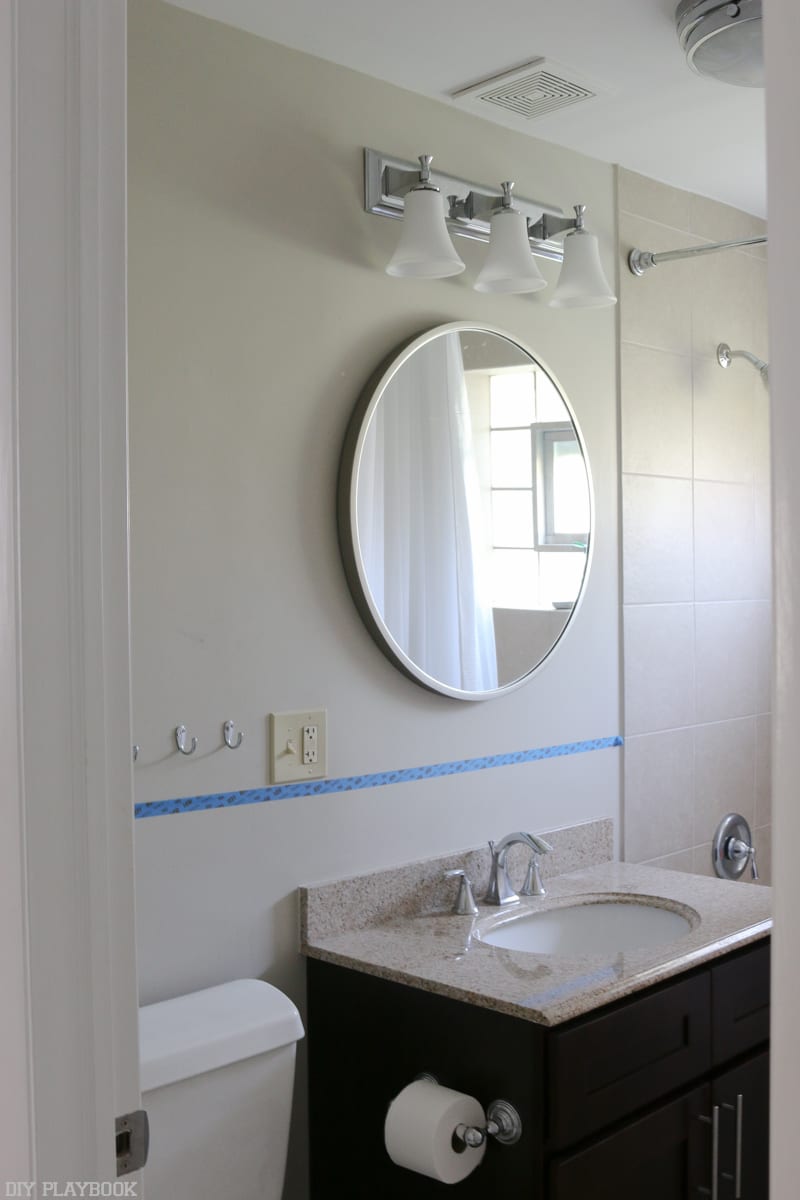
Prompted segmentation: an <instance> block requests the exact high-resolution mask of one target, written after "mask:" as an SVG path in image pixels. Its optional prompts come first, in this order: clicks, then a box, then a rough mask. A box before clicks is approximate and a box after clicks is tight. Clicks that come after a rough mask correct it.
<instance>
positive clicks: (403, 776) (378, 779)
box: [134, 735, 622, 819]
mask: <svg viewBox="0 0 800 1200" xmlns="http://www.w3.org/2000/svg"><path fill="white" fill-rule="evenodd" d="M621 745H622V738H621V737H620V736H619V735H616V736H615V737H606V738H593V739H592V740H591V741H588V742H565V743H564V744H562V745H560V746H540V747H538V748H537V749H535V750H513V751H512V752H511V753H510V754H489V755H487V756H486V757H485V758H462V759H458V760H456V761H455V762H446V763H432V764H430V765H429V766H426V767H404V768H402V769H401V770H398V771H379V772H377V773H375V774H372V775H345V776H342V777H340V778H339V779H312V780H309V782H308V783H282V784H278V785H276V786H275V787H267V788H251V789H250V790H248V791H245V792H217V793H215V794H213V795H210V796H185V797H184V798H183V799H178V800H150V801H148V802H147V803H145V804H136V805H135V806H134V816H135V817H136V818H137V819H141V818H143V817H164V816H168V815H169V814H172V813H186V812H201V811H203V810H205V809H209V808H239V807H241V805H243V804H266V803H267V802H269V801H271V800H291V799H293V798H294V797H296V796H322V795H326V794H330V793H331V792H355V791H361V790H363V789H364V788H374V787H386V786H387V785H388V784H390V783H413V782H414V781H415V780H418V779H436V778H437V777H438V776H441V775H466V774H467V773H468V772H470V771H487V770H491V769H492V768H494V767H511V766H515V765H516V764H517V763H528V762H536V761H538V760H539V759H542V758H562V757H564V756H566V755H568V754H587V753H589V751H592V750H609V749H611V748H612V747H614V746H621Z"/></svg>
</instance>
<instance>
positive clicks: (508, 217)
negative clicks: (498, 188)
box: [475, 209, 547, 292]
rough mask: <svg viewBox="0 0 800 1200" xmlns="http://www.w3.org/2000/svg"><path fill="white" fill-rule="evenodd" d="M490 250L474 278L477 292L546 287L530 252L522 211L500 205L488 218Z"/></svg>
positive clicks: (533, 290)
mask: <svg viewBox="0 0 800 1200" xmlns="http://www.w3.org/2000/svg"><path fill="white" fill-rule="evenodd" d="M490 226H491V233H490V236H489V252H488V253H487V255H486V261H485V262H484V264H483V270H482V271H481V273H480V275H479V276H478V278H477V279H476V280H475V291H476V292H538V291H540V290H541V289H542V288H543V287H547V280H546V279H545V278H544V277H543V276H542V274H541V272H540V271H539V268H538V267H537V265H536V260H535V259H534V257H533V255H532V254H531V247H530V242H529V241H528V222H527V220H526V219H525V216H524V215H523V213H519V212H514V211H513V210H512V209H501V210H500V211H499V212H496V213H495V214H494V216H493V217H492V219H491V222H490Z"/></svg>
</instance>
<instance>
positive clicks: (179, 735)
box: [175, 725, 197, 754]
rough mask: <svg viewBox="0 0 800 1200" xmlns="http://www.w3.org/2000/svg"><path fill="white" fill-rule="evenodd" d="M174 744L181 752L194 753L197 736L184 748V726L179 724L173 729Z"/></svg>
mask: <svg viewBox="0 0 800 1200" xmlns="http://www.w3.org/2000/svg"><path fill="white" fill-rule="evenodd" d="M175 745H176V746H177V747H178V749H179V750H180V752H181V754H194V752H195V750H196V749H197V738H196V737H193V738H192V744H191V746H190V747H189V749H188V750H187V749H186V726H185V725H179V726H178V728H177V729H176V730H175Z"/></svg>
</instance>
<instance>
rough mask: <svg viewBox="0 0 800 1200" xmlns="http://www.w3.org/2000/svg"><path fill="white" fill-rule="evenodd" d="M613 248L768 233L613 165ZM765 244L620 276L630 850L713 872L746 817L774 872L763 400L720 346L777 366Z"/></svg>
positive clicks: (751, 374) (750, 375)
mask: <svg viewBox="0 0 800 1200" xmlns="http://www.w3.org/2000/svg"><path fill="white" fill-rule="evenodd" d="M619 208H620V220H619V229H620V243H621V247H620V248H621V252H622V255H623V256H625V255H627V253H628V250H629V249H630V248H631V247H632V246H638V247H640V248H642V249H650V250H660V249H661V250H666V249H675V248H677V247H678V246H690V245H693V244H695V243H700V242H702V241H703V240H706V241H722V240H728V239H735V238H745V237H752V236H758V235H760V234H763V233H764V232H765V231H766V229H765V226H764V223H763V222H760V221H757V220H756V219H755V218H753V217H749V216H747V215H746V214H744V213H740V212H737V211H736V210H735V209H732V208H729V207H727V206H725V205H722V204H717V203H715V202H712V201H709V200H706V199H704V198H703V197H700V196H695V195H692V194H690V193H688V192H682V191H678V190H677V189H674V188H669V187H666V186H664V185H662V184H658V183H655V182H653V181H652V180H648V179H645V178H643V177H642V176H640V175H634V174H632V173H631V172H629V171H624V170H620V172H619ZM766 266H767V264H766V256H765V251H764V248H763V247H749V248H747V249H746V250H741V251H727V252H725V253H721V254H715V255H710V256H704V257H702V258H698V259H694V260H692V259H686V260H682V261H678V262H673V263H669V264H664V265H662V266H659V267H657V268H655V269H654V270H652V271H651V272H649V273H648V274H647V275H645V276H644V277H643V278H641V279H637V278H635V277H634V276H633V275H631V274H630V273H629V272H627V271H625V272H624V273H623V276H622V279H621V303H620V332H621V372H620V373H621V465H622V471H623V474H622V557H623V601H624V661H625V675H624V682H625V735H626V742H625V837H624V845H625V857H626V858H627V859H629V860H630V861H633V862H641V861H644V860H654V861H657V862H658V863H659V864H660V865H663V866H669V867H675V868H677V869H679V870H690V871H696V872H701V873H710V872H711V859H710V841H711V838H712V835H713V833H714V830H715V828H716V826H717V824H718V822H719V820H720V819H721V818H722V817H723V816H724V815H725V814H726V813H728V812H731V811H733V812H741V813H742V814H743V815H744V816H745V817H746V819H747V820H748V821H749V823H750V826H751V828H752V829H753V832H754V835H755V840H756V845H757V847H758V851H759V856H760V869H761V874H762V878H763V879H764V880H765V881H768V880H769V877H770V823H771V816H770V778H769V739H770V715H769V714H770V707H771V704H770V653H771V638H770V630H771V616H772V610H771V581H770V549H771V535H770V516H769V396H768V393H767V389H766V387H765V386H764V384H763V382H762V380H761V378H760V376H759V374H758V372H757V371H755V370H754V369H753V367H752V366H750V365H749V364H748V363H746V362H744V361H742V360H735V361H734V363H733V364H732V365H731V367H729V368H728V369H727V370H723V369H722V368H721V367H720V366H719V364H718V362H717V359H716V347H717V344H718V343H719V342H723V341H724V342H728V343H729V344H730V345H731V347H732V348H734V349H744V350H750V351H752V352H753V353H755V354H757V355H758V356H759V357H761V358H764V359H766V358H768V349H767V322H766V313H767V297H766Z"/></svg>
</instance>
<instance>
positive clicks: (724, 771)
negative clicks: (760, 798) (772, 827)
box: [693, 717, 756, 845]
mask: <svg viewBox="0 0 800 1200" xmlns="http://www.w3.org/2000/svg"><path fill="white" fill-rule="evenodd" d="M755 777H756V719H755V717H746V718H745V719H744V720H740V721H723V722H721V723H720V724H717V725H698V726H697V728H696V729H695V810H694V839H693V840H694V843H695V844H696V845H699V844H700V843H701V842H705V841H711V840H712V838H713V836H714V832H715V830H716V828H717V826H718V825H719V823H720V821H721V820H722V818H723V817H724V816H725V814H726V813H729V812H738V813H741V814H742V816H743V817H744V818H745V820H746V821H747V822H748V823H749V825H750V827H751V828H752V826H753V824H754V822H755V795H756V792H755Z"/></svg>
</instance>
